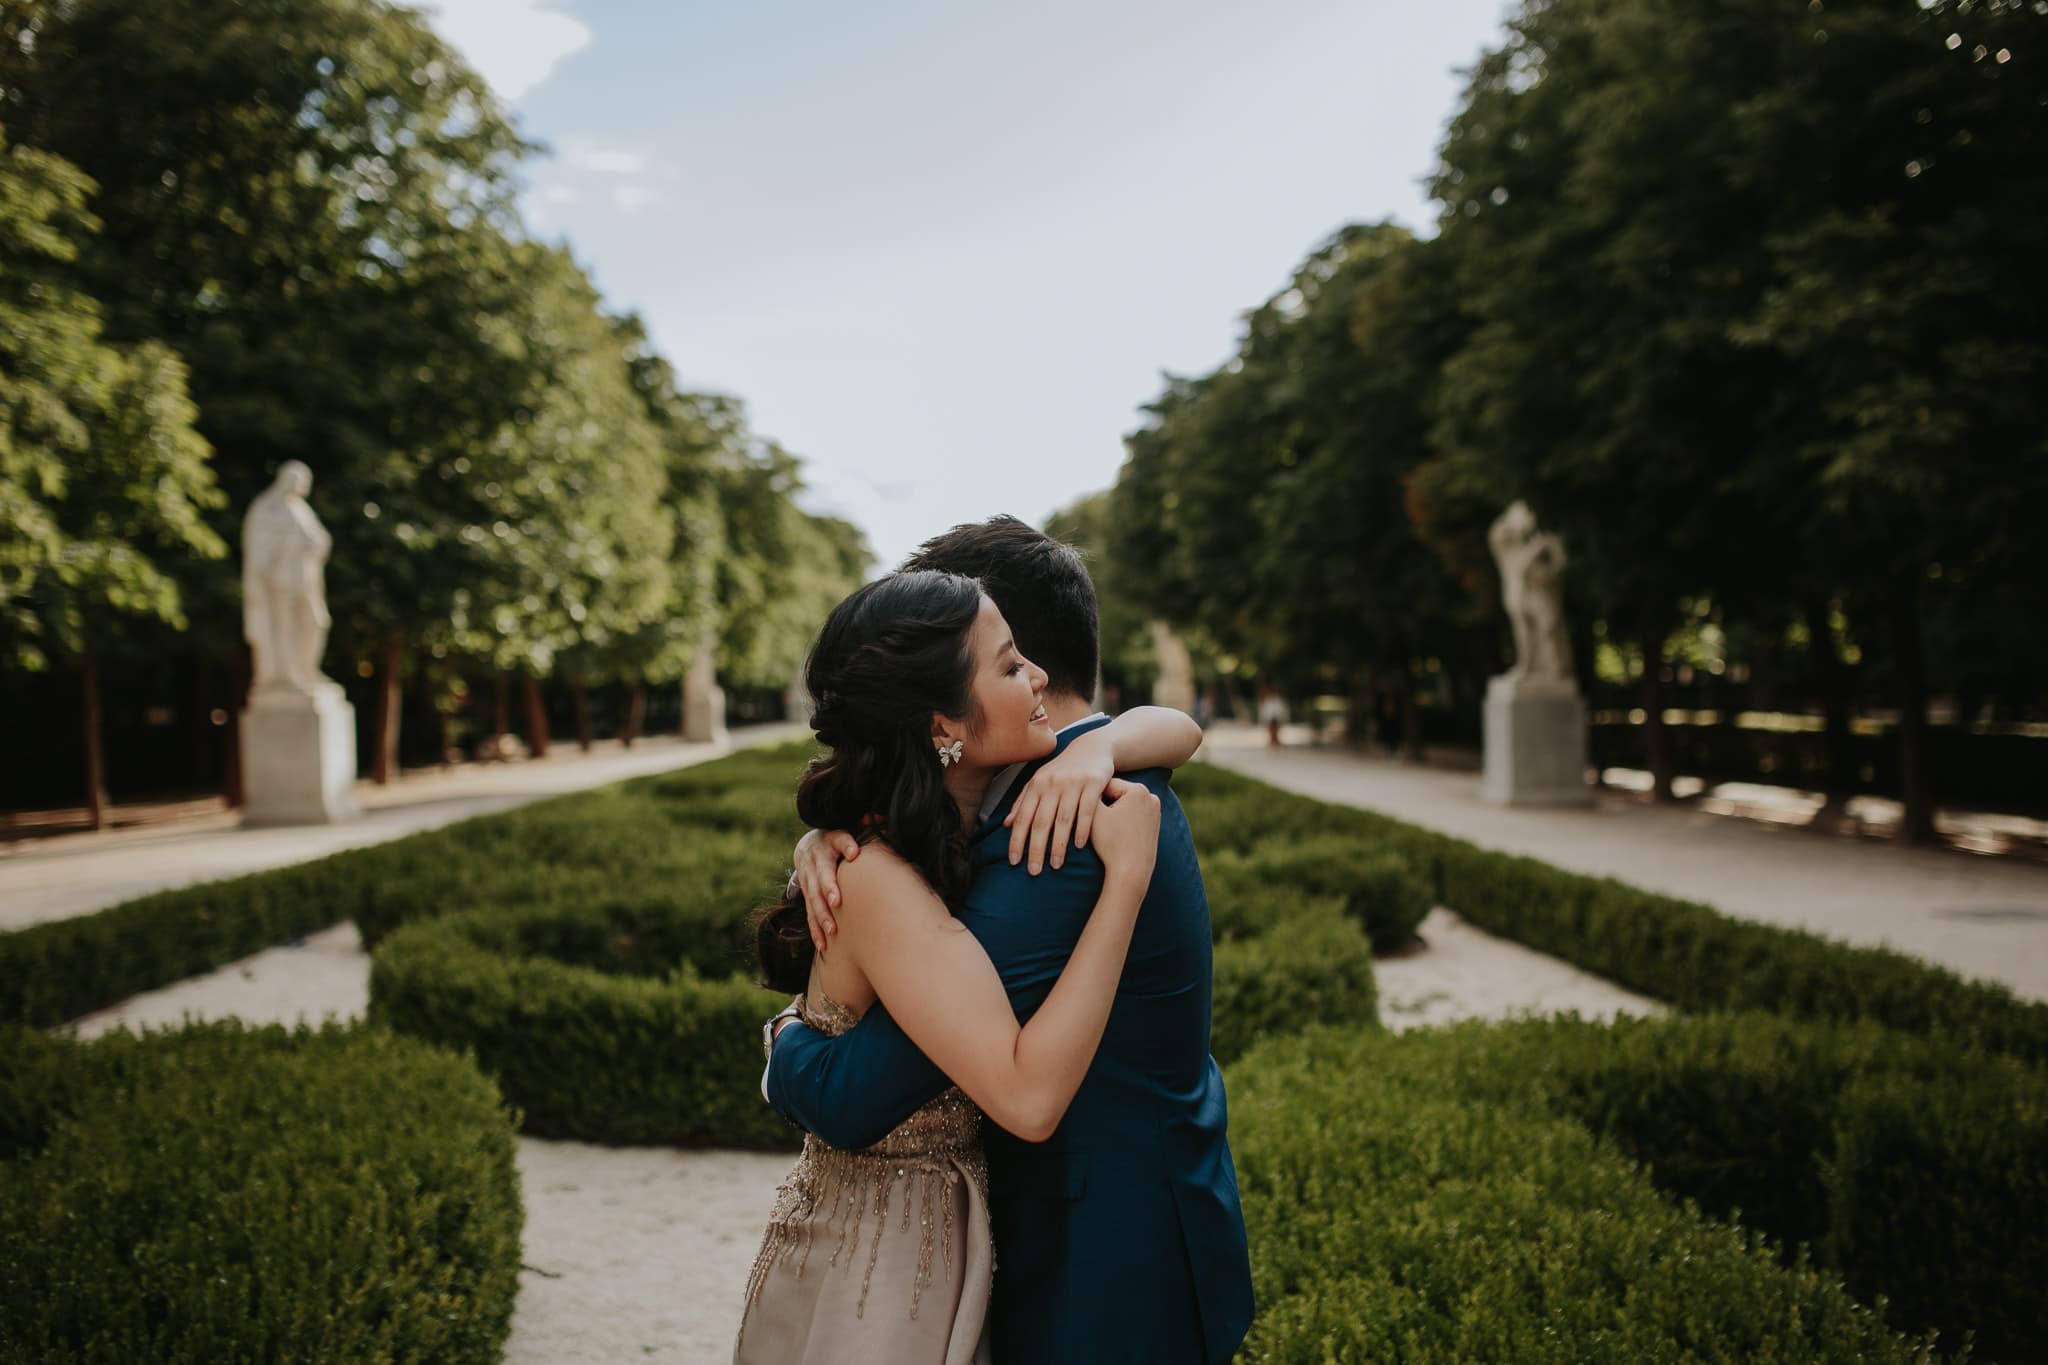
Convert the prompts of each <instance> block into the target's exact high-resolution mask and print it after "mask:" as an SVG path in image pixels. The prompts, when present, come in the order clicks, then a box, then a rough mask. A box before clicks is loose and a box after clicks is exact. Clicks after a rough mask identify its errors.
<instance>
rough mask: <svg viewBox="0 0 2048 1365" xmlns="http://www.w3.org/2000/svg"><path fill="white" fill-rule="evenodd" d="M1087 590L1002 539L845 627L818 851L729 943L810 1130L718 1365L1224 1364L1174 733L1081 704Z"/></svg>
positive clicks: (1088, 629) (916, 574)
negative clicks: (750, 963)
mask: <svg viewBox="0 0 2048 1365" xmlns="http://www.w3.org/2000/svg"><path fill="white" fill-rule="evenodd" d="M1096 650H1097V644H1096V608H1095V590H1094V586H1093V584H1092V583H1091V582H1090V581H1089V578H1088V572H1087V569H1086V568H1085V567H1084V566H1083V565H1082V563H1081V560H1080V558H1079V556H1078V555H1076V554H1075V553H1074V551H1073V550H1071V549H1069V548H1068V547H1067V546H1064V545H1061V544H1060V543H1058V542H1057V541H1053V540H1051V539H1048V538H1047V537H1045V536H1042V535H1040V534H1039V533H1038V532H1036V531H1034V530H1032V529H1031V528H1030V527H1028V526H1026V525H1024V524H1023V523H1022V522H1019V521H1017V520H1015V519H1013V518H1009V517H998V518H995V519H993V520H991V521H988V522H984V523H978V524H974V525H969V526H962V527H957V528H955V529H954V530H953V531H951V532H949V533H948V534H946V535H944V536H941V537H939V538H938V539H936V540H933V541H931V542H928V543H927V544H926V545H925V546H924V547H923V549H921V550H920V551H919V552H918V554H917V555H915V556H914V557H913V558H912V559H911V560H910V561H909V562H907V563H906V564H905V565H904V566H903V569H902V570H901V571H899V572H898V573H895V574H892V575H890V576H888V577H885V578H881V579H878V580H876V581H875V582H873V583H870V584H868V585H867V586H866V587H864V588H862V589H860V590H859V591H858V592H856V593H854V594H853V596H851V597H849V598H847V599H846V601H844V602H842V603H841V604H840V605H839V606H838V608H836V609H835V610H834V611H833V613H832V615H831V617H830V618H829V619H828V620H827V621H826V623H825V628H824V630H823V632H822V633H821V634H820V635H819V637H818V641H817V644H816V645H815V647H814V648H813V650H812V652H811V657H810V661H809V663H808V665H807V667H806V670H805V683H806V685H807V686H808V689H809V691H810V694H811V697H812V700H813V704H814V705H815V707H816V711H815V714H814V717H813V720H812V727H813V729H815V730H816V732H817V736H818V740H819V742H820V744H821V745H822V746H823V747H824V750H825V752H824V753H822V754H821V755H820V756H819V757H817V758H815V759H813V760H812V761H811V764H810V766H809V767H808V768H807V769H806V770H805V773H804V776H803V778H802V780H801V781H800V783H799V785H798V788H797V810H798V813H799V814H800V815H802V817H803V819H804V822H805V823H806V824H807V825H809V826H810V827H811V829H812V830H813V831H814V833H813V834H811V835H807V836H806V837H805V841H804V843H803V844H800V845H799V847H798V855H797V867H798V872H797V876H796V877H794V878H792V880H791V886H790V890H789V891H788V892H787V893H786V894H785V896H784V898H783V900H782V902H781V903H780V904H778V905H773V906H770V907H768V908H766V909H765V910H764V911H762V912H761V913H760V915H759V916H758V917H757V920H756V946H757V952H758V955H759V958H760V965H761V969H762V974H763V977H764V978H765V980H766V981H767V982H768V984H769V985H771V986H773V987H774V988H776V989H777V990H781V991H786V992H789V993H791V994H793V995H796V996H797V997H798V999H797V1001H796V1003H794V1004H792V1006H791V1007H790V1009H788V1010H786V1011H784V1012H783V1014H782V1015H778V1016H777V1017H776V1018H775V1019H773V1020H770V1021H769V1025H768V1028H767V1030H766V1031H765V1033H764V1042H765V1043H766V1044H767V1046H768V1052H769V1058H768V1068H767V1071H766V1073H765V1075H764V1076H763V1079H762V1092H763V1094H764V1095H765V1096H766V1098H767V1099H768V1101H769V1102H770V1103H771V1104H773V1105H774V1106H775V1108H776V1109H777V1110H778V1111H779V1112H780V1113H781V1114H782V1115H783V1116H784V1117H785V1118H787V1119H789V1120H791V1121H792V1122H794V1123H796V1124H798V1125H799V1126H801V1127H802V1128H804V1129H805V1130H807V1133H808V1136H807V1137H806V1138H805V1140H804V1150H803V1155H802V1156H801V1157H800V1158H799V1159H798V1161H797V1164H796V1166H795V1168H794V1169H793V1170H792V1171H791V1172H790V1175H789V1178H788V1179H787V1180H786V1181H785V1182H784V1183H783V1185H782V1188H781V1190H780V1191H779V1194H778V1198H777V1203H776V1206H775V1212H774V1214H773V1216H772V1217H771V1219H770V1222H769V1226H768V1233H767V1236H766V1239H765V1240H764V1242H763V1245H762V1247H761V1252H760V1255H759V1257H758V1258H757V1260H756V1262H755V1266H754V1273H753V1275H752V1277H751V1278H750V1280H749V1282H748V1286H747V1304H746V1310H745V1316H744V1319H743V1322H742V1324H741V1328H740V1337H739V1342H738V1346H737V1348H736V1354H735V1359H736V1361H737V1362H738V1365H925V1363H926V1362H929V1365H976V1363H978V1362H992V1365H1054V1363H1055V1362H1057V1365H1086V1363H1087V1362H1095V1361H1102V1362H1109V1361H1114V1362H1118V1365H1133V1363H1135V1365H1153V1363H1155V1362H1156V1363H1157V1365H1190V1363H1191V1362H1219V1361H1224V1360H1228V1359H1229V1358H1230V1356H1231V1355H1232V1354H1233V1353H1234V1352H1235V1351H1236V1349H1237V1346H1238V1344H1239V1342H1240V1341H1242V1339H1243V1337H1244V1334H1245V1330H1246V1327H1247V1326H1248V1325H1249V1323H1250V1321H1251V1314H1252V1293H1251V1274H1250V1268H1249V1265H1248V1261H1247V1255H1246V1249H1245V1232H1244V1220H1243V1216H1242V1214H1241V1212H1240V1210H1239V1206H1238V1195H1237V1179H1236V1175H1235V1172H1234V1170H1233V1168H1232V1166H1231V1158H1230V1147H1229V1144H1228V1142H1227V1141H1226V1140H1225V1136H1224V1098H1223V1080H1222V1077H1221V1075H1220V1074H1219V1073H1218V1071H1217V1068H1216V1063H1215V1061H1214V1060H1213V1059H1212V1058H1211V1057H1210V1056H1209V1003H1210V954H1211V938H1210V929H1209V911H1208V902H1207V900H1206V899H1205V897H1204V895H1203V891H1202V877H1201V870H1200V868H1199V867H1198V865H1197V863H1196V859H1195V849H1194V844H1193V842H1192V840H1191V839H1190V837H1189V833H1188V826H1187V821H1186V819H1185V817H1184V816H1183V815H1182V814H1181V809H1180V804H1179V802H1178V801H1177V800H1176V799H1175V798H1174V795H1173V793H1172V791H1171V790H1170V789H1169V788H1168V786H1167V777H1168V773H1169V770H1170V769H1172V768H1174V767H1176V766H1178V765H1179V764H1181V763H1183V762H1185V761H1186V760H1187V759H1189V758H1190V757H1192V756H1193V754H1194V751H1195V749H1196V747H1197V746H1198V745H1199V743H1200V740H1201V734H1200V731H1199V730H1198V729H1197V728H1196V727H1195V725H1194V723H1193V722H1192V721H1191V720H1189V719H1188V718H1187V717H1186V716H1183V715H1181V714H1180V713H1178V712H1174V711H1165V710H1160V709H1157V708H1150V707H1146V708H1139V709H1137V710H1135V711H1130V712H1126V713H1125V714H1124V715H1122V716H1119V717H1118V718H1117V719H1115V720H1114V721H1112V720H1110V719H1109V718H1108V717H1106V716H1103V715H1100V714H1094V713H1091V707H1090V704H1089V701H1088V698H1089V695H1090V693H1091V692H1092V691H1093V688H1094V682H1095V668H1096Z"/></svg>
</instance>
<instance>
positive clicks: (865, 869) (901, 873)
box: [839, 839, 944, 916]
mask: <svg viewBox="0 0 2048 1365" xmlns="http://www.w3.org/2000/svg"><path fill="white" fill-rule="evenodd" d="M839 895H840V905H841V909H842V911H850V912H852V913H853V914H854V915H855V916H874V915H877V914H891V913H898V912H909V913H929V911H930V910H931V908H932V906H938V907H939V908H940V909H941V910H943V909H944V906H943V904H942V903H941V902H940V901H939V898H938V896H936V895H935V894H933V892H932V889H931V887H930V886H929V885H928V884H926V882H925V879H924V875H923V874H922V873H920V872H919V871H918V870H917V868H916V866H915V865H914V864H912V863H911V862H910V860H909V859H907V858H905V857H904V856H903V855H902V854H900V853H898V852H897V851H896V850H895V849H893V848H891V847H889V845H888V844H886V843H884V842H883V841H882V840H880V839H874V840H870V841H869V842H868V843H865V844H863V845H861V850H860V856H859V857H858V858H855V859H854V860H853V861H851V862H845V863H841V864H840V865H839Z"/></svg>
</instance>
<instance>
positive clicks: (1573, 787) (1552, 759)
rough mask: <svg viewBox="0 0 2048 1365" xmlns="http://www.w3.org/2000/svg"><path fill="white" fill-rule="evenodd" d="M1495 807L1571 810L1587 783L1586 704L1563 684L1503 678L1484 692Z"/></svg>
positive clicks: (1586, 792)
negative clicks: (1563, 807) (1558, 807)
mask: <svg viewBox="0 0 2048 1365" xmlns="http://www.w3.org/2000/svg"><path fill="white" fill-rule="evenodd" d="M1480 790H1481V793H1482V794H1483V795H1484V796H1485V797H1486V799H1487V800H1488V801H1491V802H1493V803H1494V804H1495V805H1499V806H1576V805H1585V804H1587V803H1588V802H1590V801H1592V799H1593V789H1592V787H1591V786H1589V785H1588V784H1587V782H1586V703H1585V702H1584V701H1583V700H1582V699H1581V698H1580V696H1579V689H1578V688H1577V686H1576V685H1574V684H1573V683H1570V682H1566V681H1563V680H1552V679H1523V678H1514V677H1510V676H1507V675H1505V674H1504V675H1502V676H1500V677H1497V678H1495V679H1494V680H1493V681H1492V682H1491V683H1489V684H1488V685H1487V688H1486V776H1485V780H1484V783H1483V785H1482V786H1481V788H1480Z"/></svg>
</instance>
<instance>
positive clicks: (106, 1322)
mask: <svg viewBox="0 0 2048 1365" xmlns="http://www.w3.org/2000/svg"><path fill="white" fill-rule="evenodd" d="M521 1217H522V1216H521V1212H520V1205H519V1186H518V1178H517V1175H516V1173H515V1170H514V1167H513V1143H512V1120H511V1116H510V1115H509V1114H508V1113H507V1112H506V1111H505V1110H504V1108H503V1107H502V1105H501V1104H500V1102H499V1099H498V1096H497V1093H496V1092H495V1091H494V1090H493V1089H492V1087H491V1085H490V1083H489V1082H488V1081H486V1080H485V1079H484V1078H483V1077H482V1076H481V1075H479V1074H478V1072H477V1070H476V1068H475V1067H474V1066H471V1065H470V1064H469V1063H468V1062H466V1061H464V1060H463V1059H461V1058H459V1057H455V1056H452V1055H449V1054H447V1053H445V1052H441V1051H439V1050H437V1049H434V1048H430V1047H427V1046H425V1045H423V1044H421V1043H418V1042H415V1041H412V1040H410V1039H403V1038H396V1037H393V1036H391V1035H390V1034H388V1033H384V1032H381V1031H366V1030H363V1029H360V1028H339V1027H332V1026H330V1027H328V1028H324V1029H321V1030H319V1031H317V1032H316V1031H310V1030H305V1029H301V1030H298V1031H295V1032H287V1031H286V1030H284V1029H281V1028H275V1027H272V1028H262V1029H249V1028H244V1027H243V1026H241V1025H239V1024H236V1023H233V1022H228V1023H216V1024H205V1025H198V1026H194V1027H191V1028H188V1029H184V1030H182V1031H177V1032H169V1033H155V1034H147V1035H143V1036H140V1037H137V1036H132V1035H129V1034H125V1033H114V1034H110V1035H108V1036H107V1037H105V1038H102V1039H98V1040H96V1041H93V1042H90V1043H79V1042H76V1041H72V1040H69V1039H65V1038H57V1037H51V1036H48V1035H44V1034H41V1033H39V1032H36V1031H34V1030H31V1029H24V1028H18V1027H5V1028H0V1361H4V1362H8V1365H30V1363H31V1362H33V1363H34V1365H61V1363H62V1362H88V1361H99V1362H110V1363H111V1362H130V1361H149V1362H151V1365H223V1363H225V1362H248V1363H249V1365H257V1363H258V1362H271V1361H283V1360H290V1361H300V1362H331V1365H359V1362H363V1361H399V1360H432V1361H436V1362H448V1363H449V1365H465V1363H466V1362H473V1363H474V1365H487V1363H489V1362H496V1361H497V1360H498V1359H499V1357H500V1355H501V1353H502V1351H503V1347H504V1343H505V1339H506V1334H507V1332H508V1330H509V1327H510V1324H511V1317H512V1301H513V1295H514V1293H515V1291H516V1289H517V1285H518V1275H519V1237H520V1226H521Z"/></svg>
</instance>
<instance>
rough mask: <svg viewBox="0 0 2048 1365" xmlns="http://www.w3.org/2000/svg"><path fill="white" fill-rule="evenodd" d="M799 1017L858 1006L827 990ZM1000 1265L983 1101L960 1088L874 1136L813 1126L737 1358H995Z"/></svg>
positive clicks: (832, 1363)
mask: <svg viewBox="0 0 2048 1365" xmlns="http://www.w3.org/2000/svg"><path fill="white" fill-rule="evenodd" d="M801 1017H802V1019H803V1021H804V1022H805V1023H806V1024H808V1025H810V1026H811V1027H812V1028H814V1029H816V1030H818V1032H820V1033H823V1034H826V1035H828V1036H833V1035H837V1034H841V1033H844V1032H846V1031H847V1030H848V1029H850V1028H852V1027H853V1026H854V1024H855V1023H857V1022H859V1016H857V1015H855V1014H854V1013H853V1011H851V1010H849V1009H847V1008H846V1007H845V1006H843V1005H841V1004H839V1003H838V1002H837V1001H835V1000H832V999H831V998H829V997H827V996H826V995H824V994H823V993H821V992H816V991H813V992H811V993H809V994H807V995H806V996H805V997H804V1001H803V1005H802V1010H801ZM994 1278H995V1243H994V1241H993V1239H992V1236H991V1233H990V1230H989V1216H988V1163H987V1161H986V1160H985V1159H984V1157H983V1156H982V1148H981V1111H980V1110H978V1109H976V1108H975V1107H974V1105H973V1103H972V1102H971V1101H969V1100H968V1098H967V1097H966V1096H965V1095H963V1094H961V1093H960V1091H959V1090H957V1089H955V1090H948V1091H947V1092H946V1093H945V1094H943V1095H941V1096H939V1097H938V1098H937V1099H935V1100H933V1101H932V1102H931V1103H930V1104H927V1105H925V1106H924V1107H923V1108H922V1109H919V1110H918V1111H917V1112H916V1113H915V1114H912V1115H911V1116H910V1117H909V1118H907V1119H905V1120H904V1121H903V1122H902V1123H901V1124H900V1125H898V1126H897V1128H896V1129H895V1131H893V1132H891V1133H890V1134H889V1135H888V1136H887V1137H885V1138H883V1139H882V1140H881V1141H880V1142H878V1143H876V1144H875V1145H874V1146H872V1147H866V1148H863V1149H861V1150H860V1151H857V1152H842V1151H839V1150H838V1149H836V1148H833V1147H828V1146H826V1145H825V1144H824V1143H822V1142H820V1141H818V1139H817V1138H815V1137H812V1136H810V1135H808V1134H806V1135H805V1137H804V1150H803V1155H801V1156H799V1157H798V1158H797V1162H796V1165H795V1167H794V1168H792V1169H791V1171H790V1173H789V1177H788V1178H787V1179H786V1180H784V1181H783V1182H782V1186H781V1188H780V1189H779V1190H778V1191H777V1192H776V1198H775V1212H774V1213H773V1214H771V1215H770V1216H769V1219H768V1234H767V1236H766V1237H765V1238H764V1239H763V1240H762V1243H761V1251H760V1254H759V1255H758V1256H756V1257H755V1259H754V1272H753V1274H752V1275H751V1276H749V1277H748V1279H747V1304H746V1313H745V1316H744V1317H743V1318H742V1319H741V1321H740V1335H739V1341H738V1343H737V1344H736V1345H735V1347H734V1349H733V1361H734V1365H988V1361H989V1347H988V1331H987V1324H988V1301H989V1289H990V1287H991V1285H992V1284H993V1283H994Z"/></svg>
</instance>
